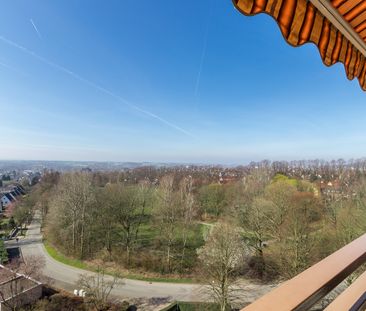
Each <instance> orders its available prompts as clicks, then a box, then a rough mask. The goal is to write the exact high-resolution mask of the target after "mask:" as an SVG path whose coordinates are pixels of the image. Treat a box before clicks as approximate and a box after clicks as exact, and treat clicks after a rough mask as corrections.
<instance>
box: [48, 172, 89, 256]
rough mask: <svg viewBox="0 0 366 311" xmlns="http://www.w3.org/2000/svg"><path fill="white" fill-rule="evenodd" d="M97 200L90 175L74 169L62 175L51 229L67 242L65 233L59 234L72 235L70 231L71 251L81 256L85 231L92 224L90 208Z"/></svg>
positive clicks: (83, 254) (83, 248)
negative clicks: (72, 171)
mask: <svg viewBox="0 0 366 311" xmlns="http://www.w3.org/2000/svg"><path fill="white" fill-rule="evenodd" d="M94 202H95V193H94V191H93V186H92V183H91V175H90V174H87V173H80V172H74V173H66V174H63V175H62V176H61V179H60V182H59V185H58V188H57V191H56V196H55V198H54V200H53V202H52V208H53V216H54V219H53V220H54V221H53V223H52V224H51V226H50V228H51V230H53V231H54V233H55V234H56V235H57V234H58V235H59V240H62V241H63V242H64V243H65V242H66V243H67V242H68V241H67V240H68V239H66V240H65V236H63V237H61V236H60V233H61V232H63V233H65V234H66V235H67V236H66V237H67V238H69V235H70V230H71V244H72V250H73V252H74V253H76V254H78V255H79V257H80V258H84V257H85V242H86V238H87V236H88V235H87V234H86V230H87V227H88V224H90V223H91V217H90V216H91V211H92V209H91V208H90V207H91V205H92V204H93V203H94ZM69 229H70V230H69ZM58 231H59V232H58ZM66 243H65V244H66ZM64 246H66V245H64Z"/></svg>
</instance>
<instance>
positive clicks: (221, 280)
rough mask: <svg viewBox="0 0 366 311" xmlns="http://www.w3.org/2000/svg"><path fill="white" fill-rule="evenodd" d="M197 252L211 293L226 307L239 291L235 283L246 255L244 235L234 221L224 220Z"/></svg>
mask: <svg viewBox="0 0 366 311" xmlns="http://www.w3.org/2000/svg"><path fill="white" fill-rule="evenodd" d="M197 252H198V257H199V259H200V261H201V263H202V267H203V270H204V273H205V275H206V280H207V281H208V282H209V284H208V286H209V289H210V293H211V297H212V298H213V299H214V300H215V301H216V302H217V303H218V304H219V305H220V309H221V311H225V310H226V308H227V307H228V306H229V305H230V303H232V302H233V301H234V300H235V299H236V298H237V296H238V294H239V293H238V292H237V290H238V289H237V287H236V286H235V285H236V284H235V281H236V278H237V270H238V268H239V267H240V266H242V265H243V263H244V262H245V258H246V248H245V244H244V243H243V240H242V237H241V235H240V233H239V231H238V230H237V229H236V228H234V227H232V225H230V224H227V223H220V224H218V225H216V226H215V227H214V228H213V230H212V231H211V233H210V235H209V236H208V239H207V241H206V243H205V245H204V246H203V247H202V248H200V249H199V250H198V251H197Z"/></svg>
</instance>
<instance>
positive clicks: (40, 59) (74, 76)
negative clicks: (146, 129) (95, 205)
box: [0, 36, 196, 138]
mask: <svg viewBox="0 0 366 311" xmlns="http://www.w3.org/2000/svg"><path fill="white" fill-rule="evenodd" d="M0 40H1V41H3V42H4V43H6V44H8V45H10V46H12V47H15V48H17V49H19V50H21V51H22V52H24V53H26V54H28V55H30V56H32V57H34V58H36V59H38V60H39V61H41V62H43V63H45V64H47V65H48V66H50V67H53V68H55V69H57V70H59V71H62V72H64V73H66V74H68V75H70V76H72V77H73V78H74V79H76V80H79V81H81V82H83V83H86V84H88V85H89V86H91V87H93V88H94V89H96V90H98V91H100V92H102V93H104V94H107V95H109V96H111V97H113V98H115V99H116V100H118V101H120V102H121V103H123V104H124V105H126V106H128V107H130V108H132V109H134V110H136V111H139V112H141V113H143V114H145V115H147V116H149V117H151V118H154V119H156V120H158V121H160V122H161V123H163V124H165V125H167V126H169V127H171V128H173V129H175V130H177V131H179V132H181V133H183V134H185V135H187V136H190V137H193V138H196V137H195V136H194V135H193V134H191V133H190V132H188V131H187V130H185V129H183V128H181V127H179V126H178V125H175V124H173V123H171V122H170V121H168V120H165V119H164V118H162V117H160V116H158V115H156V114H154V113H152V112H150V111H148V110H145V109H142V108H140V107H138V106H136V105H134V104H132V103H130V102H129V101H128V100H126V99H124V98H123V97H121V96H119V95H116V94H115V93H113V92H112V91H110V90H108V89H106V88H104V87H102V86H100V85H98V84H95V83H94V82H92V81H90V80H87V79H85V78H83V77H82V76H80V75H78V74H76V73H75V72H73V71H71V70H69V69H67V68H65V67H63V66H61V65H58V64H56V63H54V62H52V61H50V60H48V59H46V58H44V57H42V56H40V55H38V54H36V53H35V52H33V51H31V50H29V49H27V48H25V47H24V46H21V45H20V44H18V43H15V42H14V41H11V40H9V39H7V38H5V37H3V36H0Z"/></svg>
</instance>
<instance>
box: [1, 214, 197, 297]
mask: <svg viewBox="0 0 366 311" xmlns="http://www.w3.org/2000/svg"><path fill="white" fill-rule="evenodd" d="M7 244H8V246H10V245H14V246H15V245H17V246H19V247H20V248H21V251H22V255H23V257H24V259H25V261H26V260H27V258H29V257H31V256H33V257H34V256H41V257H43V258H44V262H45V266H44V268H43V271H42V272H43V275H44V276H46V277H48V278H50V279H52V281H53V282H54V285H55V286H56V287H59V288H62V289H65V290H67V291H70V292H73V290H74V289H76V285H75V284H76V282H77V280H78V278H79V276H80V274H90V275H92V274H94V273H93V272H90V271H86V270H82V269H78V268H74V267H71V266H68V265H65V264H63V263H61V262H59V261H56V260H55V259H53V258H52V257H51V256H50V255H49V254H48V253H47V251H46V249H45V247H44V245H43V243H42V234H41V218H40V214H39V213H36V214H35V217H34V219H33V221H32V223H31V224H30V225H29V227H28V230H27V233H26V236H25V237H24V238H22V239H20V240H19V242H18V243H17V242H16V241H14V240H13V241H9V242H8V243H7ZM108 278H111V277H109V276H108ZM202 287H203V286H201V285H197V284H177V283H162V282H146V281H138V280H130V279H123V285H122V286H118V287H116V288H114V289H113V291H112V295H113V296H115V297H116V298H120V299H124V298H166V299H169V300H180V301H201V300H203V298H204V294H203V293H202V290H201V289H202Z"/></svg>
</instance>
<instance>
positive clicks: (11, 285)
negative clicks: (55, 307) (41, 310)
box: [0, 265, 42, 311]
mask: <svg viewBox="0 0 366 311" xmlns="http://www.w3.org/2000/svg"><path fill="white" fill-rule="evenodd" d="M0 291H1V293H2V295H1V297H0V311H10V310H14V309H18V308H20V307H21V306H24V305H27V304H31V303H33V302H35V301H36V300H38V299H39V298H41V296H42V283H40V282H38V281H36V280H33V279H32V278H30V277H28V276H26V275H24V274H20V273H17V272H14V271H12V270H10V269H8V268H6V267H4V266H3V265H0Z"/></svg>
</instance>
